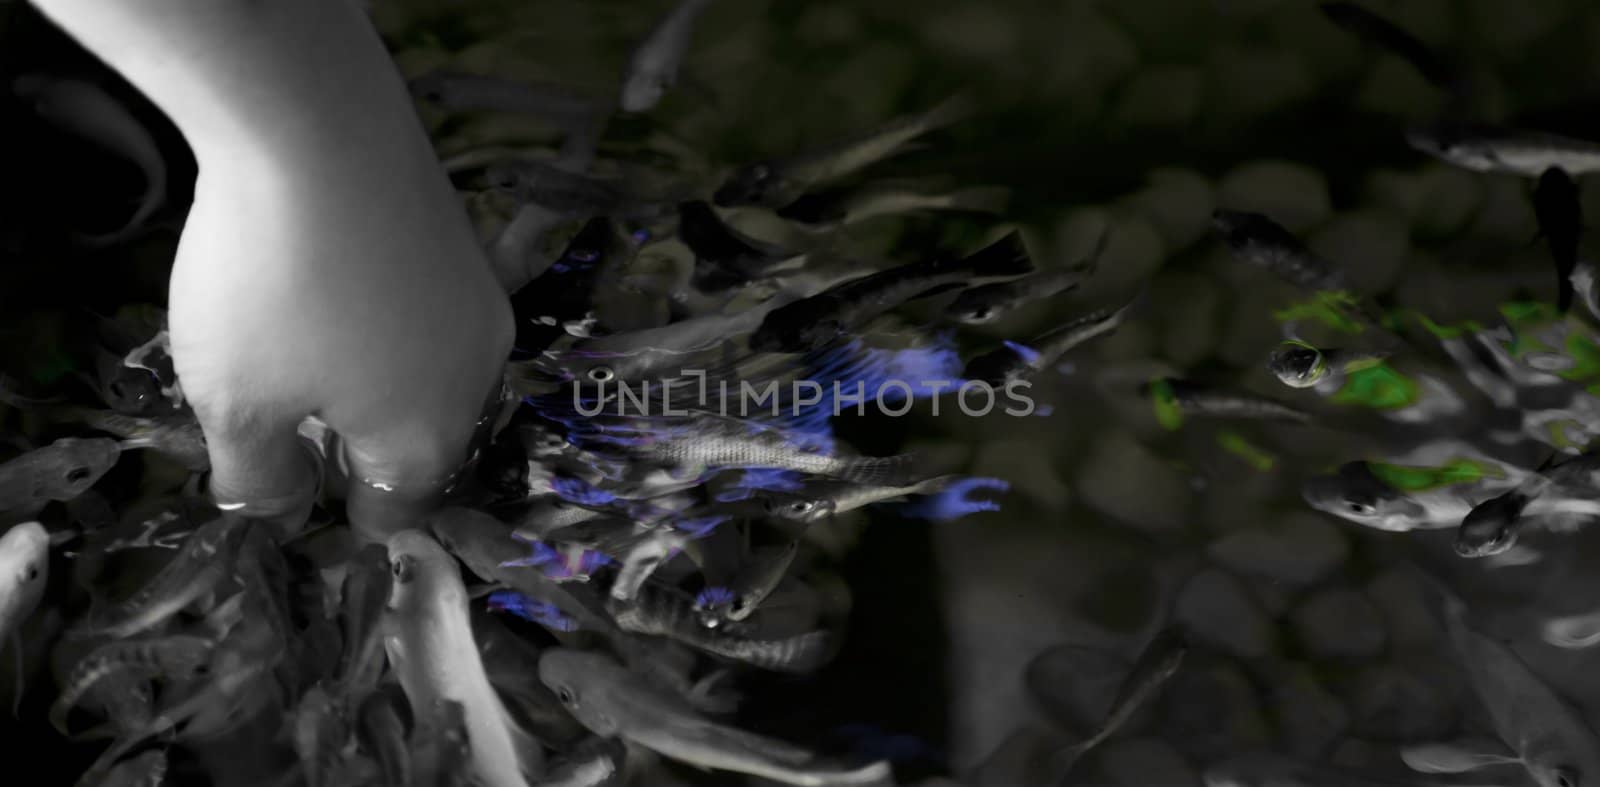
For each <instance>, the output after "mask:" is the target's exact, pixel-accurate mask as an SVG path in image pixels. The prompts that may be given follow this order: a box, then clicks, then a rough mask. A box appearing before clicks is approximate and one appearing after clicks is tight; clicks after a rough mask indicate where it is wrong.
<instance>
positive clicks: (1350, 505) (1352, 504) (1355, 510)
mask: <svg viewBox="0 0 1600 787" xmlns="http://www.w3.org/2000/svg"><path fill="white" fill-rule="evenodd" d="M1344 507H1345V510H1347V511H1349V512H1350V513H1352V514H1360V515H1362V516H1371V515H1372V514H1376V513H1378V508H1377V506H1373V505H1371V504H1368V503H1363V502H1361V501H1359V500H1346V501H1344Z"/></svg>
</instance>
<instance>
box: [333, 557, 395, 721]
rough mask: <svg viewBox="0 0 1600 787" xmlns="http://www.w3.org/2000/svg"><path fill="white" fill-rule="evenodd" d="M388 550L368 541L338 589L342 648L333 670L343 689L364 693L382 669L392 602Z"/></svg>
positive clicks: (353, 559)
mask: <svg viewBox="0 0 1600 787" xmlns="http://www.w3.org/2000/svg"><path fill="white" fill-rule="evenodd" d="M390 583H391V579H390V574H389V555H388V552H387V551H386V550H385V549H384V548H383V546H381V545H379V544H368V545H367V546H365V547H363V548H362V549H361V551H360V552H358V553H356V555H355V557H353V558H352V559H351V560H350V566H349V569H348V571H347V573H346V574H345V577H344V583H343V585H342V586H341V588H340V591H339V613H338V622H339V632H340V634H341V640H342V642H343V647H342V649H341V650H340V653H339V664H338V667H337V668H336V671H335V672H334V674H335V676H336V677H337V678H338V680H339V683H340V684H341V686H342V688H343V689H344V690H345V691H347V692H348V693H350V694H352V695H354V696H361V695H362V694H364V693H365V692H367V691H370V690H371V689H372V688H373V687H374V686H376V685H377V683H378V678H379V677H380V675H381V674H382V672H383V664H384V662H383V658H384V656H383V647H384V646H383V626H382V622H383V610H384V609H385V608H386V607H387V606H388V604H389V595H390V591H391V587H390Z"/></svg>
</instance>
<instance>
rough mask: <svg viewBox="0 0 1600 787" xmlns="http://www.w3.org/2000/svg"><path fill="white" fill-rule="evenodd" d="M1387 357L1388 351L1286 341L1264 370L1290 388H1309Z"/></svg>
mask: <svg viewBox="0 0 1600 787" xmlns="http://www.w3.org/2000/svg"><path fill="white" fill-rule="evenodd" d="M1389 356H1390V353H1388V352H1385V351H1381V350H1378V351H1370V352H1369V351H1365V350H1346V349H1341V348H1337V347H1330V348H1326V349H1318V348H1316V347H1313V346H1312V345H1309V344H1306V343H1305V342H1302V341H1296V340H1289V341H1285V342H1284V343H1283V344H1280V345H1278V346H1277V347H1276V348H1274V349H1273V351H1272V353H1271V354H1270V355H1268V356H1267V371H1269V372H1271V373H1272V375H1273V376H1274V377H1276V378H1278V381H1279V382H1281V383H1283V384H1284V385H1287V386H1289V387H1290V388H1310V387H1312V386H1314V385H1316V384H1318V383H1320V382H1322V381H1324V380H1329V379H1336V378H1337V377H1339V376H1341V375H1343V374H1344V373H1346V372H1350V371H1357V370H1360V369H1366V368H1370V367H1372V366H1375V365H1377V364H1378V363H1381V362H1382V361H1383V360H1384V359H1386V358H1388V357H1389Z"/></svg>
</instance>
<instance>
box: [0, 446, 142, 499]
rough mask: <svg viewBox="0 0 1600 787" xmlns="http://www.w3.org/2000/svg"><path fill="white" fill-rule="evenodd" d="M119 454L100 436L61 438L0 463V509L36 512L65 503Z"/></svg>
mask: <svg viewBox="0 0 1600 787" xmlns="http://www.w3.org/2000/svg"><path fill="white" fill-rule="evenodd" d="M121 455H122V449H121V448H120V447H119V446H118V445H117V441H115V440H111V439H108V438H104V437H63V438H61V439H59V440H56V441H55V442H53V443H51V444H49V445H47V446H44V447H42V448H35V449H34V450H32V451H29V452H27V453H25V454H23V455H21V456H18V457H15V458H13V459H10V460H7V461H6V462H4V463H0V510H17V511H22V512H32V511H37V510H38V509H39V508H42V507H44V505H45V504H46V503H48V502H50V501H52V500H55V501H61V502H65V501H67V500H71V499H73V498H75V497H77V496H78V495H81V494H83V493H84V492H87V491H88V490H89V487H92V486H94V485H95V484H96V483H98V482H99V481H100V479H101V477H103V476H104V475H105V474H106V473H108V472H110V470H111V468H112V467H113V466H115V465H116V463H117V459H118V458H119V457H120V456H121Z"/></svg>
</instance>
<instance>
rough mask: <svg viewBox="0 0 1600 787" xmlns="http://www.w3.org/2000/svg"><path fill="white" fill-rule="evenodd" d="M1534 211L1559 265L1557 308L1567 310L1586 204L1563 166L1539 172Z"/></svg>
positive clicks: (1570, 303)
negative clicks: (1582, 202)
mask: <svg viewBox="0 0 1600 787" xmlns="http://www.w3.org/2000/svg"><path fill="white" fill-rule="evenodd" d="M1533 214H1534V216H1535V217H1536V218H1537V219H1538V220H1539V232H1540V234H1542V235H1544V238H1545V241H1546V242H1547V243H1549V244H1550V256H1551V258H1552V259H1553V260H1554V261H1555V265H1556V292H1557V297H1556V309H1557V310H1559V311H1560V312H1561V313H1562V314H1566V313H1567V310H1568V309H1570V308H1572V296H1573V294H1574V292H1575V290H1574V285H1573V282H1572V274H1573V272H1574V271H1576V270H1577V267H1578V238H1579V236H1580V235H1581V234H1582V232H1583V206H1582V205H1581V204H1580V203H1579V201H1578V184H1577V183H1574V182H1573V181H1572V177H1571V176H1570V175H1568V174H1567V173H1566V172H1565V171H1563V170H1562V169H1561V168H1560V167H1551V168H1550V169H1547V170H1545V171H1544V173H1543V174H1541V175H1540V176H1539V183H1538V185H1537V186H1535V187H1534V189H1533Z"/></svg>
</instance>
